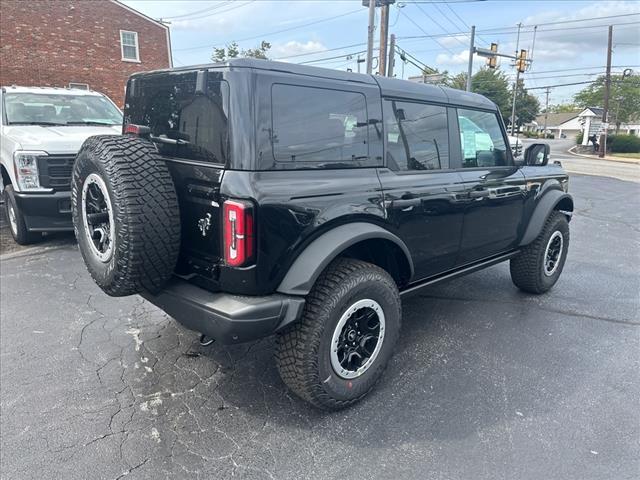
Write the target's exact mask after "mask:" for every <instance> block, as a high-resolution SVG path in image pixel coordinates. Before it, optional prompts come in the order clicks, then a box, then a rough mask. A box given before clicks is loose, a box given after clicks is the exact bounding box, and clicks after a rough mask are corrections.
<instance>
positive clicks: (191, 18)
mask: <svg viewBox="0 0 640 480" xmlns="http://www.w3.org/2000/svg"><path fill="white" fill-rule="evenodd" d="M256 1H257V0H249V1H248V2H245V3H243V4H241V5H238V4H237V3H236V4H235V5H233V6H231V5H220V6H219V7H221V6H225V7H230V8H227V9H226V10H217V11H215V12H213V13H208V14H206V15H196V16H193V17H188V18H179V19H178V21H179V22H180V21H189V20H196V19H197V20H201V19H203V18H207V17H212V16H213V15H220V14H221V13H227V12H231V11H232V10H237V9H238V8H242V7H246V6H247V5H250V4H252V3H254V2H256ZM231 3H233V2H231ZM219 7H218V8H219Z"/></svg>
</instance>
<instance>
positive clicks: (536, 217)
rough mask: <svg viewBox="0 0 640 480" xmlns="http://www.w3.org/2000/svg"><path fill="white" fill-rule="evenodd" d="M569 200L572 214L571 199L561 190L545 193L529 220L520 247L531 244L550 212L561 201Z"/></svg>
mask: <svg viewBox="0 0 640 480" xmlns="http://www.w3.org/2000/svg"><path fill="white" fill-rule="evenodd" d="M565 199H569V201H570V202H571V210H570V211H569V212H568V213H569V214H570V213H571V212H573V198H572V197H571V195H569V194H568V193H564V192H563V191H561V190H551V191H549V192H548V193H546V194H545V195H544V196H543V197H542V199H540V200H539V201H538V205H536V207H535V210H534V211H533V214H532V215H531V218H530V219H529V225H527V229H526V230H525V232H524V235H523V236H522V240H521V241H520V246H521V247H522V246H525V245H528V244H530V243H531V242H533V241H534V240H535V239H536V238H537V237H538V235H540V232H541V231H542V229H543V228H544V224H545V222H546V221H547V218H549V215H551V212H553V210H555V209H556V206H557V205H558V204H559V203H560V202H561V201H563V200H565Z"/></svg>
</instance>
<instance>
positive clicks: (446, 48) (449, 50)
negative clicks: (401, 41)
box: [398, 10, 455, 55]
mask: <svg viewBox="0 0 640 480" xmlns="http://www.w3.org/2000/svg"><path fill="white" fill-rule="evenodd" d="M400 12H401V13H402V15H404V16H405V17H406V18H407V19H409V21H410V22H411V23H413V24H414V25H415V26H416V27H418V28H419V29H420V31H421V32H423V33H424V34H425V35H426V37H430V38H434V42H436V43H437V44H438V45H440V46H441V47H442V48H444V49H445V50H446V51H448V52H449V53H451V54H452V55H455V53H454V52H453V50H451V49H450V48H448V47H445V46H444V45H443V44H441V43H440V42H439V41H438V40H435V37H434V36H430V35H429V34H427V32H426V31H425V30H424V29H423V28H422V27H421V26H420V25H418V24H417V23H416V22H415V21H414V20H413V18H411V17H410V16H409V15H407V14H406V13H404V11H402V10H400ZM447 36H451V35H447ZM398 38H400V37H398Z"/></svg>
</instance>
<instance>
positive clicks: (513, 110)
mask: <svg viewBox="0 0 640 480" xmlns="http://www.w3.org/2000/svg"><path fill="white" fill-rule="evenodd" d="M521 28H522V23H518V37H517V39H516V57H517V56H518V52H519V48H520V29H521ZM519 82H520V69H519V68H518V69H517V73H516V84H515V85H514V86H513V102H512V104H511V136H513V135H514V134H515V131H516V95H517V94H518V83H519Z"/></svg>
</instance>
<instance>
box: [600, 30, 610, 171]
mask: <svg viewBox="0 0 640 480" xmlns="http://www.w3.org/2000/svg"><path fill="white" fill-rule="evenodd" d="M612 45H613V25H609V43H608V45H607V77H606V83H605V88H604V109H603V110H602V127H603V132H602V133H601V134H600V152H599V154H598V156H599V157H600V158H604V156H605V154H606V152H607V129H608V128H609V123H608V121H609V94H610V92H611V51H612Z"/></svg>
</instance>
